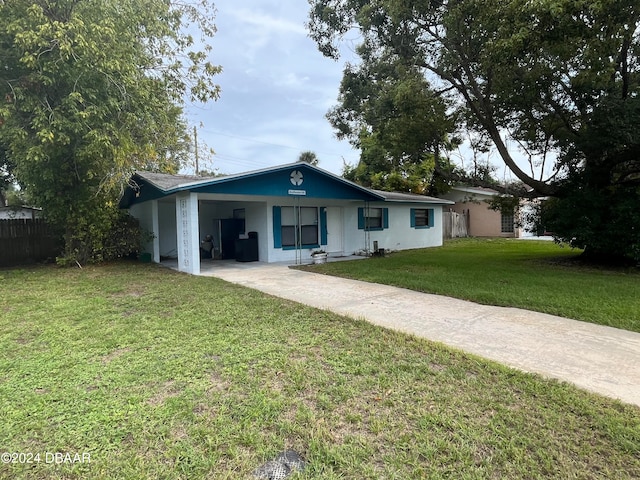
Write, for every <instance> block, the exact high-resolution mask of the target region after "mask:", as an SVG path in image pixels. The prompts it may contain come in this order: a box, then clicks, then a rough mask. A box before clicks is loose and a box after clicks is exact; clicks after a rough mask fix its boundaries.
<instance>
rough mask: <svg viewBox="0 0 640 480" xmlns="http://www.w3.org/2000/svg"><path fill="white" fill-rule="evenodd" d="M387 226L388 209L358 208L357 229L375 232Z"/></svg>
mask: <svg viewBox="0 0 640 480" xmlns="http://www.w3.org/2000/svg"><path fill="white" fill-rule="evenodd" d="M385 228H389V209H388V208H379V207H368V208H363V207H359V208H358V230H364V229H367V230H369V231H372V232H375V231H379V230H384V229H385Z"/></svg>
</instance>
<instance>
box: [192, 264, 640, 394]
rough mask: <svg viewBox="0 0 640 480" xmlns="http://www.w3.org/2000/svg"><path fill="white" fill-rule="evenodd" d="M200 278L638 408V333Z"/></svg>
mask: <svg viewBox="0 0 640 480" xmlns="http://www.w3.org/2000/svg"><path fill="white" fill-rule="evenodd" d="M201 274H202V275H205V276H214V277H218V278H221V279H223V280H226V281H229V282H233V283H237V284H241V285H245V286H247V287H250V288H254V289H257V290H260V291H262V292H265V293H268V294H271V295H274V296H277V297H282V298H286V299H289V300H293V301H296V302H300V303H303V304H306V305H310V306H313V307H317V308H322V309H326V310H330V311H332V312H335V313H338V314H341V315H347V316H350V317H353V318H361V319H364V320H367V321H369V322H371V323H374V324H376V325H381V326H383V327H387V328H392V329H394V330H399V331H402V332H406V333H411V334H413V335H416V336H419V337H424V338H427V339H430V340H435V341H438V342H442V343H444V344H446V345H450V346H452V347H456V348H458V349H460V350H464V351H466V352H470V353H474V354H476V355H479V356H481V357H484V358H488V359H491V360H495V361H497V362H500V363H502V364H505V365H509V366H512V367H515V368H518V369H520V370H524V371H527V372H536V373H539V374H542V375H544V376H547V377H552V378H556V379H559V380H564V381H566V382H570V383H573V384H575V385H577V386H579V387H582V388H584V389H587V390H590V391H592V392H596V393H599V394H601V395H606V396H609V397H613V398H617V399H620V400H622V401H624V402H627V403H631V404H635V405H638V406H640V334H639V333H633V332H628V331H624V330H618V329H615V328H611V327H604V326H599V325H594V324H590V323H585V322H579V321H576V320H569V319H566V318H561V317H556V316H553V315H547V314H543V313H536V312H531V311H528V310H522V309H518V308H504V307H492V306H486V305H479V304H476V303H472V302H467V301H464V300H457V299H454V298H449V297H443V296H440V295H431V294H426V293H418V292H414V291H411V290H406V289H403V288H397V287H390V286H386V285H379V284H374V283H367V282H361V281H357V280H349V279H343V278H337V277H330V276H326V275H320V274H315V273H310V272H304V271H300V270H294V269H290V268H288V266H287V265H283V264H266V263H259V262H258V263H238V262H210V263H209V264H204V263H203V267H202V273H201Z"/></svg>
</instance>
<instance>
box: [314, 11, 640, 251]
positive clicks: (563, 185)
mask: <svg viewBox="0 0 640 480" xmlns="http://www.w3.org/2000/svg"><path fill="white" fill-rule="evenodd" d="M310 4H311V7H312V8H311V13H310V22H309V28H310V32H311V36H312V37H313V38H314V40H316V42H317V43H318V46H319V48H320V50H321V51H322V52H323V53H324V54H326V55H328V56H331V57H337V55H338V54H339V44H340V40H341V39H342V38H344V36H345V35H347V34H349V37H350V38H353V36H354V35H353V34H352V33H350V32H351V31H352V29H353V28H354V27H356V28H358V29H359V31H360V34H361V37H360V38H361V44H362V46H365V47H366V50H367V51H368V52H373V58H374V59H375V58H383V57H389V56H390V55H393V56H395V57H397V58H399V59H402V61H403V62H404V63H405V64H406V65H410V66H412V67H413V68H415V69H418V71H419V72H420V73H421V75H422V78H424V80H425V81H426V82H428V84H429V85H430V87H431V89H432V90H433V91H434V92H438V93H439V94H441V95H442V96H443V97H444V98H446V100H447V102H448V103H447V104H448V106H449V108H450V109H451V110H450V113H452V112H453V111H455V112H456V113H457V117H456V118H457V120H458V121H459V122H460V125H461V126H463V127H464V128H466V129H468V130H470V131H473V132H474V133H476V134H479V135H481V136H482V138H484V139H485V140H486V141H489V142H491V144H493V145H494V146H495V148H496V150H497V152H498V153H499V154H500V157H501V158H502V160H503V161H504V163H505V164H506V165H507V166H508V167H509V168H510V169H511V171H512V172H513V173H514V174H515V175H516V177H517V178H518V179H519V180H521V181H522V182H524V183H525V184H527V185H529V186H530V187H531V188H533V191H534V194H536V195H539V196H548V197H552V198H553V200H552V201H550V202H548V207H547V208H546V209H543V213H544V221H545V222H546V223H547V225H546V227H547V228H548V229H553V230H554V231H555V232H556V234H557V235H558V237H559V238H560V239H562V240H566V241H571V242H572V243H573V244H575V245H577V246H585V247H587V251H590V252H592V253H594V254H612V255H617V256H626V257H630V258H634V259H636V260H639V259H640V234H639V232H640V218H639V217H638V214H636V213H634V212H635V211H634V209H633V208H631V206H632V205H637V204H639V203H640V157H639V155H638V154H639V153H640V128H638V126H639V125H640V95H639V94H640V77H639V75H638V74H639V69H640V64H639V63H638V61H637V58H638V53H639V52H638V47H639V43H638V41H639V29H638V26H639V19H640V1H638V0H632V1H629V0H625V1H621V0H602V1H599V2H593V1H590V0H539V1H536V2H531V1H528V0H510V1H509V0H457V1H452V0H449V1H447V0H436V1H432V0H426V1H425V0H366V1H365V0H310ZM363 60H364V62H365V63H370V61H369V59H367V58H366V57H363ZM348 73H349V72H347V74H348ZM345 78H346V77H345ZM421 121H424V119H416V122H421ZM513 146H517V147H518V150H519V155H524V156H525V157H526V158H527V159H528V161H529V163H530V168H525V167H524V166H522V164H521V163H519V162H518V161H517V157H516V156H514V150H513V148H512V147H513ZM510 147H511V148H510ZM542 164H544V165H543V166H546V167H547V168H539V167H541V166H542ZM549 166H552V167H553V168H552V171H551V173H547V174H546V176H545V174H544V172H548V167H549ZM535 167H538V168H535ZM536 171H537V172H539V173H537V174H534V172H536Z"/></svg>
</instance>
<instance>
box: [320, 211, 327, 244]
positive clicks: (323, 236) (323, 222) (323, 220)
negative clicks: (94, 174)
mask: <svg viewBox="0 0 640 480" xmlns="http://www.w3.org/2000/svg"><path fill="white" fill-rule="evenodd" d="M326 244H327V207H320V245H326Z"/></svg>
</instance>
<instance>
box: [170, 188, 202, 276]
mask: <svg viewBox="0 0 640 480" xmlns="http://www.w3.org/2000/svg"><path fill="white" fill-rule="evenodd" d="M176 232H177V235H178V239H177V240H178V270H179V271H181V272H186V273H191V274H192V275H199V274H200V238H199V234H200V230H199V225H198V194H197V193H188V192H187V193H180V194H178V195H176Z"/></svg>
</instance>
